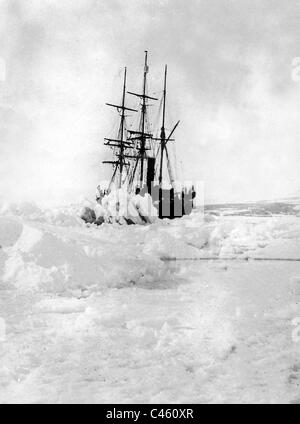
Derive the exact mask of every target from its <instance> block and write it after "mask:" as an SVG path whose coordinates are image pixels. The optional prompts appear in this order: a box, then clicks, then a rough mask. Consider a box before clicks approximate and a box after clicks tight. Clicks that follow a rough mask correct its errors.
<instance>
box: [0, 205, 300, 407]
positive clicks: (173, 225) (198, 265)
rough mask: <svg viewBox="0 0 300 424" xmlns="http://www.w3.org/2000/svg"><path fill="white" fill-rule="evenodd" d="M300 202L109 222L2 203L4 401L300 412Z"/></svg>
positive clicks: (0, 365)
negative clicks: (266, 407) (282, 406)
mask: <svg viewBox="0 0 300 424" xmlns="http://www.w3.org/2000/svg"><path fill="white" fill-rule="evenodd" d="M299 204H300V201H299V202H298V201H296V200H295V201H294V202H289V203H286V204H285V203H284V202H283V203H280V204H271V203H270V204H264V205H261V204H258V205H256V206H255V207H254V206H253V205H252V206H251V207H249V206H247V205H246V206H245V205H227V206H226V205H225V206H224V205H219V206H214V207H212V206H211V207H208V208H207V209H206V210H205V214H204V215H203V214H202V212H201V211H200V210H196V211H194V212H193V213H192V215H190V216H186V217H184V218H182V219H178V220H174V221H169V220H164V221H160V222H158V223H155V224H152V225H143V226H142V225H141V226H138V225H136V226H133V225H131V226H120V225H117V224H113V225H110V224H103V225H102V226H100V227H96V226H94V225H90V226H87V225H86V224H84V223H83V222H82V221H81V220H80V219H79V218H78V216H77V209H76V207H75V206H70V207H68V208H66V207H65V208H57V209H52V210H41V209H39V208H38V207H36V206H34V205H32V204H23V205H7V204H2V205H1V214H0V245H1V248H0V402H1V403H8V402H18V403H28V402H35V403H43V402H47V403H49V402H55V403H65V402H71V403H75V402H83V403H87V402H94V403H97V402H98V403H99V402H116V403H117V402H121V403H123V402H141V403H151V402H152V403H155V402H171V403H176V402H187V403H188V402H190V403H193V402H196V403H201V402H203V403H207V402H208V403H212V402H220V403H231V402H238V403H249V402H259V403H262V402H268V403H272V402H284V403H299V402H300V391H299V383H300V330H299V331H298V326H300V305H299V300H300V262H299V261H297V260H296V259H300V219H299V218H300V217H299V216H297V215H300V211H299V210H300V208H299V206H298V205H299ZM284 205H286V206H284ZM200 258H203V260H201V259H200ZM209 258H215V259H209ZM251 258H256V259H259V258H266V259H272V258H273V259H276V260H274V261H272V260H267V261H259V260H253V259H251ZM175 259H176V260H175ZM235 259H237V260H235ZM277 259H295V261H291V260H289V261H285V260H277Z"/></svg>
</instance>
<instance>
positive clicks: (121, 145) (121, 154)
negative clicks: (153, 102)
mask: <svg viewBox="0 0 300 424" xmlns="http://www.w3.org/2000/svg"><path fill="white" fill-rule="evenodd" d="M126 77H127V68H126V67H125V68H124V80H123V95H122V105H115V104H111V103H106V104H107V105H108V106H112V107H114V108H117V109H118V111H120V110H121V115H120V116H121V122H120V127H119V134H118V138H117V139H114V138H105V139H104V140H105V141H106V142H105V143H104V145H105V146H109V147H115V148H117V151H116V153H115V155H116V157H117V160H114V161H103V163H109V164H111V165H113V166H114V167H115V169H114V172H113V175H112V178H111V181H110V184H109V185H111V184H112V183H113V181H114V179H115V176H116V174H117V170H118V169H119V181H118V187H119V188H121V186H122V176H123V169H124V166H129V165H130V164H129V163H127V162H126V159H125V158H126V157H130V156H129V155H126V154H125V149H129V148H133V146H132V144H131V143H130V142H128V141H126V140H124V129H125V118H126V116H125V110H129V111H131V112H137V110H135V109H131V108H128V107H125V95H126Z"/></svg>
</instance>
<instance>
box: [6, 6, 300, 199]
mask: <svg viewBox="0 0 300 424" xmlns="http://www.w3.org/2000/svg"><path fill="white" fill-rule="evenodd" d="M299 22H300V2H299V1H298V0H288V1H283V0H280V1H272V0H249V1H248V0H236V1H235V0H126V1H124V0H123V1H119V0H84V1H82V0H76V1H71V0H26V1H21V0H6V1H4V0H0V196H3V195H6V196H12V195H13V197H15V199H16V200H17V199H19V200H20V199H22V200H23V199H32V198H36V199H41V200H43V201H45V200H47V199H48V200H49V201H50V200H51V201H52V200H53V199H62V198H65V199H67V200H70V199H74V200H76V199H77V198H78V196H87V197H92V196H93V195H94V191H95V186H96V185H97V182H98V181H99V180H100V179H102V178H105V177H107V176H108V174H107V168H104V166H102V167H101V166H100V164H101V161H102V160H103V159H104V158H107V157H106V156H107V153H106V152H105V149H104V148H103V147H102V141H103V137H104V136H107V135H108V133H109V132H110V130H111V125H112V122H113V111H111V110H109V108H107V107H105V106H104V103H105V102H106V101H111V102H113V103H114V102H116V101H118V100H119V98H120V93H121V87H122V69H123V66H124V65H127V67H128V88H129V89H133V90H138V89H140V87H141V76H142V75H141V74H142V68H143V54H144V50H145V49H147V50H149V70H150V72H149V90H150V93H149V94H150V95H151V93H152V94H154V93H157V94H159V92H160V91H161V85H162V76H163V75H162V74H163V67H164V64H165V63H167V64H168V70H169V74H168V75H169V78H168V89H169V92H168V94H169V95H168V102H169V113H168V125H169V126H172V124H173V125H174V124H175V122H176V121H177V120H178V119H180V121H181V123H180V126H179V127H178V131H177V133H176V149H177V158H180V160H182V168H183V177H184V178H185V179H186V180H203V181H204V187H205V195H206V198H207V199H208V200H213V201H242V200H251V199H264V198H267V199H272V198H275V197H284V196H287V195H291V194H294V193H300V166H299V163H300V119H299V113H300V81H297V78H295V77H294V78H293V77H292V76H293V74H292V71H293V67H292V62H293V60H295V58H296V57H300V26H299ZM296 62H297V61H296ZM296 62H294V63H296ZM299 75H300V72H299ZM294 76H295V68H294ZM299 80H300V78H299ZM128 101H129V103H130V102H132V100H131V99H128ZM132 104H133V103H132ZM178 160H179V159H178Z"/></svg>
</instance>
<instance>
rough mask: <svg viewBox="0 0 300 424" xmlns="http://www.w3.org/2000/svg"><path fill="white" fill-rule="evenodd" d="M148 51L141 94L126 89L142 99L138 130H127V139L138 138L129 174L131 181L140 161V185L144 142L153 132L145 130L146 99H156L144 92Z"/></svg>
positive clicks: (140, 181) (144, 151)
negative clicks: (131, 169) (129, 135)
mask: <svg viewBox="0 0 300 424" xmlns="http://www.w3.org/2000/svg"><path fill="white" fill-rule="evenodd" d="M148 69H149V68H148V51H147V50H146V51H145V62H144V76H143V93H142V94H138V93H133V92H131V91H128V94H131V95H133V96H137V97H140V98H141V99H142V104H141V119H140V127H139V131H131V130H129V131H128V132H129V133H130V134H131V135H132V137H131V138H130V139H129V140H131V141H133V140H139V146H138V148H137V149H138V155H137V157H136V163H135V166H134V170H133V173H132V176H131V182H133V179H134V176H135V173H136V169H137V166H138V162H139V161H140V162H141V167H140V177H139V185H140V187H142V186H143V182H144V162H145V159H146V150H148V149H147V146H146V142H147V139H149V138H150V139H152V137H153V134H150V133H147V132H146V117H147V106H148V105H147V100H148V99H151V100H158V99H157V98H155V97H150V96H148V95H147V94H146V90H147V73H148Z"/></svg>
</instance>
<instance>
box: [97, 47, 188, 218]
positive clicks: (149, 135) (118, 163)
mask: <svg viewBox="0 0 300 424" xmlns="http://www.w3.org/2000/svg"><path fill="white" fill-rule="evenodd" d="M148 72H149V67H148V52H147V51H145V62H144V71H143V85H142V90H141V91H142V92H141V93H136V92H132V91H127V87H126V85H127V68H126V67H125V68H124V79H123V92H122V102H121V104H112V103H106V104H107V105H108V106H111V107H113V108H115V109H117V111H118V113H119V115H120V123H119V128H118V133H117V136H116V137H113V138H105V139H104V144H105V145H106V146H108V147H109V148H111V149H112V152H113V159H112V160H105V161H103V163H105V164H109V165H111V166H112V175H111V179H110V183H109V187H108V191H110V190H111V188H112V186H114V187H115V188H116V189H120V188H126V190H127V191H128V193H132V194H140V195H141V196H143V194H145V193H149V194H150V196H151V197H152V201H153V204H154V206H155V207H156V208H157V210H158V216H159V218H176V217H182V216H183V215H187V214H189V213H191V210H192V208H193V199H194V197H195V191H194V188H193V186H192V187H189V188H187V187H184V186H183V185H182V184H181V183H178V181H177V180H176V178H175V175H174V164H172V161H171V157H170V155H169V145H170V143H174V142H175V139H174V138H173V134H174V132H175V130H176V128H177V126H178V125H179V122H180V121H178V122H177V123H176V124H175V125H174V126H173V128H172V130H171V131H170V130H169V131H168V132H169V133H168V134H167V129H166V100H167V65H165V70H164V79H163V91H162V98H161V99H158V98H156V97H152V96H149V95H148V92H147V78H148ZM127 94H129V95H130V96H134V97H137V98H138V99H139V108H138V109H133V108H130V107H128V106H127V104H126V97H127V96H126V95H127ZM159 100H160V106H161V107H160V109H162V113H161V122H160V128H158V129H157V130H158V131H157V132H158V135H155V134H154V130H155V129H154V128H153V127H151V123H150V121H149V113H148V108H149V106H153V104H152V103H153V102H158V101H159ZM149 102H151V104H149ZM136 113H138V114H139V119H138V125H137V127H136V128H132V127H129V126H128V122H127V121H128V115H129V116H130V115H131V116H132V115H133V114H136ZM151 130H152V131H151ZM165 175H166V176H167V177H165ZM166 179H168V181H165V180H166Z"/></svg>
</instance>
